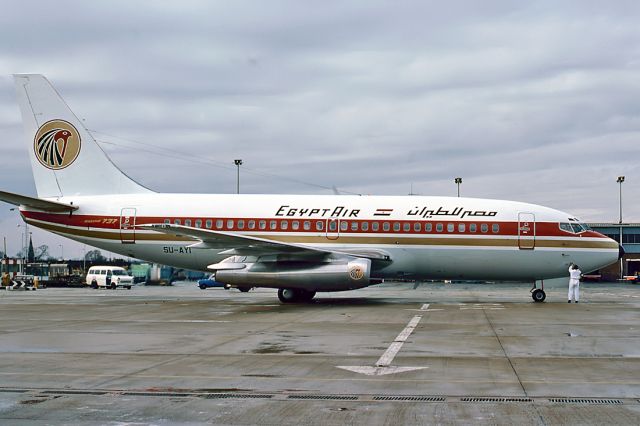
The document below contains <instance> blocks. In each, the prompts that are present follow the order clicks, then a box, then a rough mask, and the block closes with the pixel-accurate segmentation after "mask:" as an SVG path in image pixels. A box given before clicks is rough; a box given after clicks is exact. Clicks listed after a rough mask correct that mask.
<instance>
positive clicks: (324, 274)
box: [215, 259, 372, 291]
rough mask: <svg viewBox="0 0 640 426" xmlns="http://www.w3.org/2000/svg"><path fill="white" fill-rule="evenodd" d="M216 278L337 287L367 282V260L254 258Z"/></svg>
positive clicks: (259, 284)
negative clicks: (253, 260) (264, 259)
mask: <svg viewBox="0 0 640 426" xmlns="http://www.w3.org/2000/svg"><path fill="white" fill-rule="evenodd" d="M215 276H216V281H218V282H221V283H224V284H230V285H234V286H238V287H272V288H300V289H305V290H310V291H341V290H353V289H356V288H362V287H367V286H368V285H371V284H372V282H371V260H369V259H352V260H346V259H345V260H343V261H335V260H334V261H331V262H325V263H317V264H316V263H308V262H257V263H246V264H245V267H244V268H242V269H221V270H217V271H216V273H215Z"/></svg>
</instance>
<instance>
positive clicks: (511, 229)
mask: <svg viewBox="0 0 640 426" xmlns="http://www.w3.org/2000/svg"><path fill="white" fill-rule="evenodd" d="M21 213H22V215H23V216H24V217H26V218H29V219H34V220H39V221H43V222H49V223H53V224H57V225H63V226H72V227H77V228H86V229H98V230H100V229H101V230H119V229H120V216H102V215H79V214H69V213H64V214H55V213H44V212H34V211H22V212H21ZM167 219H169V220H170V223H172V224H173V223H175V222H176V220H179V221H180V224H182V225H185V222H187V221H191V226H193V227H195V223H196V221H197V220H199V221H201V223H202V226H200V228H202V229H211V230H214V231H226V232H229V231H236V232H251V233H260V232H265V233H269V232H287V233H302V234H304V233H314V234H317V233H318V232H322V233H325V232H327V230H326V226H327V219H289V218H288V219H282V218H247V217H241V218H239V217H226V218H223V217H208V218H207V217H192V216H181V217H166V216H162V217H160V216H137V217H136V225H137V226H140V225H145V224H158V223H165V220H167ZM330 219H331V218H330ZM338 220H340V222H341V223H342V222H346V223H347V229H346V230H340V231H339V232H340V234H356V235H357V234H405V235H412V234H414V235H425V234H427V235H430V234H436V235H487V236H489V235H500V236H517V235H518V222H500V221H483V222H476V221H474V222H471V221H469V222H467V221H433V220H390V219H388V220H379V219H371V220H368V219H338ZM207 221H211V223H212V226H211V228H207V227H206V226H205V225H206V222H207ZM217 221H222V225H223V226H222V227H221V228H219V227H217V226H216V222H217ZM229 221H233V226H232V227H229V226H228V224H229ZM238 221H244V223H243V228H239V227H238ZM251 221H253V222H254V225H255V226H254V227H253V228H249V222H251ZM260 221H265V222H266V228H265V229H260V227H259V223H260ZM273 221H275V222H276V229H271V228H270V224H271V222H273ZM283 222H286V223H287V225H288V226H287V229H282V224H283ZM293 222H297V223H298V229H293V226H294V224H293ZM305 222H309V224H310V226H311V229H304V223H305ZM316 222H322V223H323V229H322V230H317V229H316ZM353 222H356V223H358V229H357V230H353V229H352V228H351V226H352V225H351V224H352V223H353ZM365 222H366V223H367V224H368V230H366V231H363V230H362V224H363V223H365ZM373 223H378V224H379V225H378V226H379V229H378V230H377V231H373V230H372V224H373ZM384 223H389V224H390V225H389V230H384V226H383V224H384ZM396 223H398V224H400V230H399V231H398V230H394V224H396ZM416 223H418V224H420V231H416V230H415V228H414V226H415V224H416ZM429 223H430V224H431V225H432V229H431V231H425V224H429ZM405 224H408V225H409V230H408V231H406V230H405V228H404V227H405ZM438 224H442V226H443V230H442V231H437V225H438ZM449 224H452V225H453V226H454V230H453V231H452V232H449V231H448V229H447V226H448V225H449ZM460 224H464V225H465V227H464V231H462V232H461V231H460V229H459V227H458V225H460ZM471 224H476V226H477V230H476V231H475V232H471V231H470V227H469V225H471ZM482 224H486V225H488V228H489V229H488V231H487V232H481V225H482ZM493 224H498V225H499V227H500V228H499V230H498V232H493V231H492V225H493ZM330 232H336V233H337V231H330ZM531 234H532V231H531ZM523 235H527V234H523ZM535 236H536V237H538V238H539V237H564V238H572V237H574V238H581V237H590V238H607V237H606V236H604V235H602V234H600V233H598V232H595V231H585V232H582V233H580V234H573V233H570V232H566V231H563V230H561V229H560V227H559V224H558V223H557V222H535Z"/></svg>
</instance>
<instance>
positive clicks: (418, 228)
mask: <svg viewBox="0 0 640 426" xmlns="http://www.w3.org/2000/svg"><path fill="white" fill-rule="evenodd" d="M421 228H422V227H421V226H420V222H416V223H414V224H413V230H414V231H415V232H420V229H421Z"/></svg>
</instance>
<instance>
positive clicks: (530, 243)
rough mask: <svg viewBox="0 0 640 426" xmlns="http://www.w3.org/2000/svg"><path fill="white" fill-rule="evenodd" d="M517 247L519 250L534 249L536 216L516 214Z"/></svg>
mask: <svg viewBox="0 0 640 426" xmlns="http://www.w3.org/2000/svg"><path fill="white" fill-rule="evenodd" d="M518 247H520V249H521V250H533V249H534V248H536V216H535V215H534V214H533V213H525V212H520V213H518Z"/></svg>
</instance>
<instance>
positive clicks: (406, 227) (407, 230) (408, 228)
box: [402, 222, 411, 232]
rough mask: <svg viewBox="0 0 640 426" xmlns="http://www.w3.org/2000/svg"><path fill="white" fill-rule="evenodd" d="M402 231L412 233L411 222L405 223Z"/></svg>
mask: <svg viewBox="0 0 640 426" xmlns="http://www.w3.org/2000/svg"><path fill="white" fill-rule="evenodd" d="M402 230H403V231H404V232H409V231H411V224H410V223H409V222H405V223H403V224H402Z"/></svg>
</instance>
